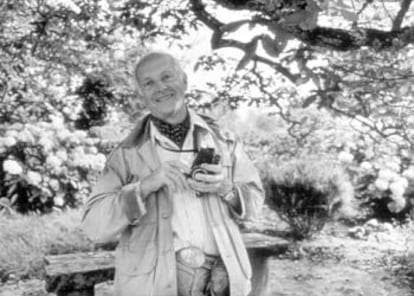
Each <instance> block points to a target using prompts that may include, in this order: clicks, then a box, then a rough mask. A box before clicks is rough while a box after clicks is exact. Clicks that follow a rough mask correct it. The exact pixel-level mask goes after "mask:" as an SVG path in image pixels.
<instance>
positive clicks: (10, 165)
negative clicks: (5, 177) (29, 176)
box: [3, 159, 23, 175]
mask: <svg viewBox="0 0 414 296" xmlns="http://www.w3.org/2000/svg"><path fill="white" fill-rule="evenodd" d="M3 170H4V171H5V172H6V173H9V174H10V175H20V174H21V173H23V168H22V167H21V165H20V164H19V163H18V162H17V161H15V160H12V159H6V160H5V161H4V162H3Z"/></svg>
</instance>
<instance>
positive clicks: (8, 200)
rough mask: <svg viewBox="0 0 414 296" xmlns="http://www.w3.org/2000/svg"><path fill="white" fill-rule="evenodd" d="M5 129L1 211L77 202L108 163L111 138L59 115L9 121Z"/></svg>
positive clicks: (1, 145) (1, 150)
mask: <svg viewBox="0 0 414 296" xmlns="http://www.w3.org/2000/svg"><path fill="white" fill-rule="evenodd" d="M0 134H2V138H1V139H0V164H1V166H0V211H1V209H2V208H3V210H4V209H6V208H12V209H14V210H16V211H18V212H21V213H27V212H31V211H36V212H42V213H45V212H49V211H51V210H52V209H53V208H54V207H57V208H64V207H67V206H69V207H76V206H78V205H79V204H80V203H81V202H82V200H83V199H84V198H85V197H86V196H87V195H88V194H89V191H90V186H91V183H93V182H94V180H95V179H96V177H97V175H98V173H99V172H100V171H101V170H102V169H103V167H104V165H105V161H106V157H105V155H104V153H107V144H108V143H107V142H106V141H103V140H101V139H100V138H97V137H91V136H90V135H88V133H87V132H85V131H78V130H71V129H69V128H68V127H67V126H65V125H64V123H63V120H60V119H59V118H54V119H53V120H52V122H45V121H40V122H37V123H26V124H13V125H8V126H7V130H6V128H4V129H3V130H0Z"/></svg>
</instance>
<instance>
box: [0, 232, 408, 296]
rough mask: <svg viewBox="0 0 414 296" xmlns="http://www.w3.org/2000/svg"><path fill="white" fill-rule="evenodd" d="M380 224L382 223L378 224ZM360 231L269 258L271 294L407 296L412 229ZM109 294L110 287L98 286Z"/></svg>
mask: <svg viewBox="0 0 414 296" xmlns="http://www.w3.org/2000/svg"><path fill="white" fill-rule="evenodd" d="M380 226H381V225H380ZM380 226H378V227H377V229H373V228H372V227H365V228H364V229H365V230H364V231H365V233H364V234H363V235H360V236H358V238H352V237H350V235H349V230H348V228H345V227H342V226H338V225H331V226H329V227H327V229H326V230H325V231H324V232H322V233H321V234H320V235H318V237H316V238H314V239H313V240H311V241H307V242H302V243H301V244H300V245H298V246H296V247H294V248H292V249H291V250H290V251H289V252H288V253H287V254H284V255H282V256H280V257H278V258H273V259H272V261H271V263H270V267H271V295H272V296H273V295H274V296H412V295H414V228H413V227H411V228H406V229H396V228H390V227H382V228H383V229H381V227H380ZM29 295H30V296H45V295H49V296H52V295H54V294H47V293H46V292H45V291H44V283H43V282H42V281H39V280H30V281H17V282H9V283H7V284H5V285H3V286H0V296H29ZM96 295H97V296H112V295H113V294H112V287H111V286H110V285H108V284H103V285H100V286H98V287H97V293H96Z"/></svg>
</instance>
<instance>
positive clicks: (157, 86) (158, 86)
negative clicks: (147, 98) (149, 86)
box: [155, 81, 167, 91]
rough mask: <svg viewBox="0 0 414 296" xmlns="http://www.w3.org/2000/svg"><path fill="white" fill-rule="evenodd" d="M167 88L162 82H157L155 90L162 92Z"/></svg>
mask: <svg viewBox="0 0 414 296" xmlns="http://www.w3.org/2000/svg"><path fill="white" fill-rule="evenodd" d="M166 88H167V85H166V84H165V83H164V82H162V81H156V82H155V90H158V91H162V90H165V89H166Z"/></svg>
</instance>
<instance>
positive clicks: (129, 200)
mask: <svg viewBox="0 0 414 296" xmlns="http://www.w3.org/2000/svg"><path fill="white" fill-rule="evenodd" d="M140 188H141V182H139V181H138V182H136V183H130V184H128V185H125V186H124V187H123V188H122V190H121V202H122V209H123V211H124V213H125V215H126V216H127V218H128V220H129V221H130V223H131V224H132V225H136V224H137V223H138V221H139V220H140V219H141V217H142V216H144V215H145V214H146V213H147V210H146V207H145V203H144V200H143V199H142V197H141V192H140Z"/></svg>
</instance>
